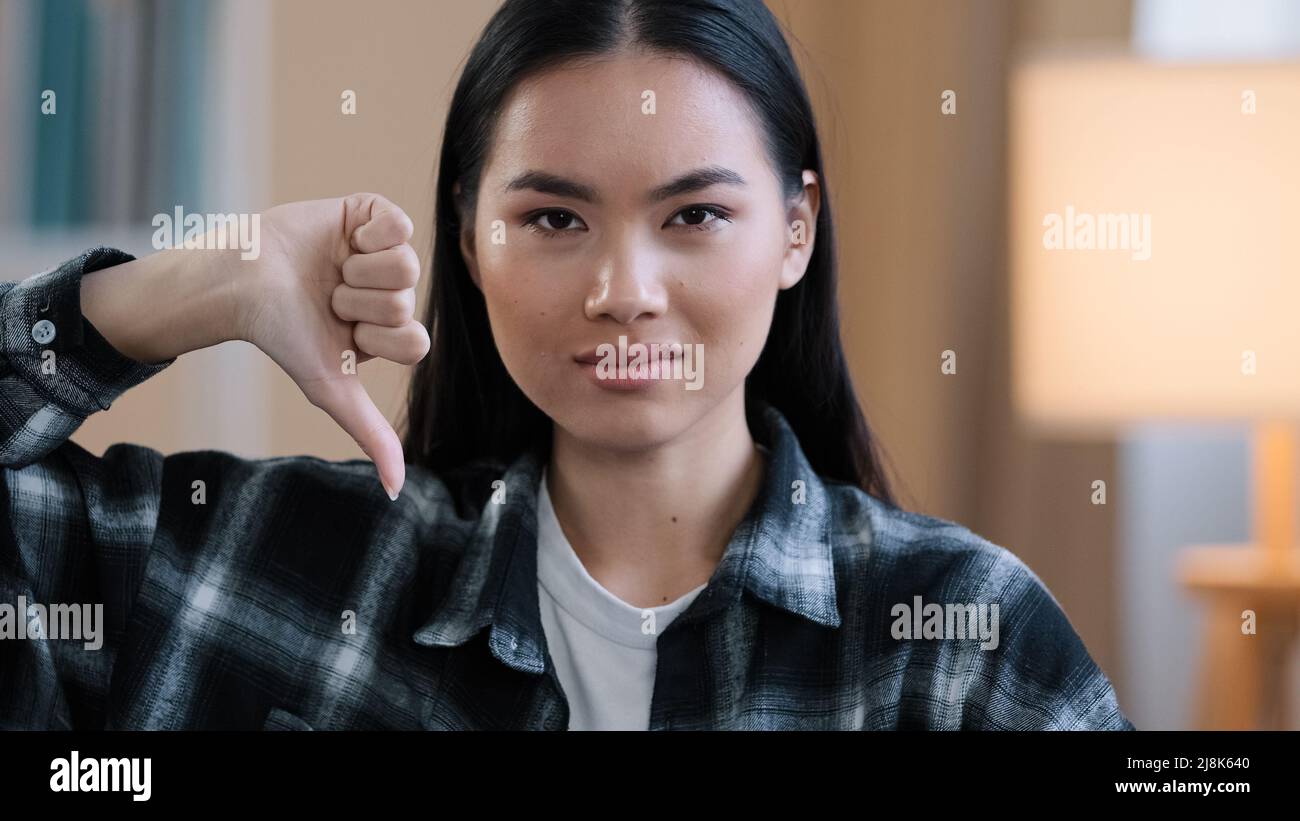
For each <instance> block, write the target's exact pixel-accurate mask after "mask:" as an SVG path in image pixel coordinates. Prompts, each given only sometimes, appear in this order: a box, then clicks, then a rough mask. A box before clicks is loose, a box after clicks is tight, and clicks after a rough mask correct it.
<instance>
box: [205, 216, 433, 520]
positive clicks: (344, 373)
mask: <svg viewBox="0 0 1300 821" xmlns="http://www.w3.org/2000/svg"><path fill="white" fill-rule="evenodd" d="M261 222H262V224H261V230H262V236H261V256H260V257H259V259H257V260H248V261H245V260H242V259H238V258H236V257H233V256H232V257H231V258H230V261H229V264H230V265H234V266H248V267H249V270H248V271H245V272H244V273H243V275H242V277H237V278H241V279H243V281H244V283H245V284H244V286H243V287H244V291H245V293H244V294H243V297H242V298H241V299H239V301H238V303H237V305H238V307H237V309H236V313H235V317H236V318H235V324H236V333H237V338H239V339H244V340H247V341H248V342H251V343H253V344H254V345H256V346H257V347H258V348H260V349H261V350H262V351H263V352H265V353H266V355H267V356H269V357H271V359H273V360H275V362H276V364H278V365H279V366H280V367H281V368H283V369H284V371H285V373H287V374H289V376H290V377H291V378H292V379H293V381H294V382H295V383H297V385H298V387H299V388H301V389H302V392H303V394H305V395H306V397H307V399H308V401H310V402H311V403H312V404H313V405H315V406H316V407H318V408H320V409H321V410H323V411H325V412H326V413H327V414H329V415H330V417H332V418H333V419H334V421H336V422H337V423H338V424H339V425H340V426H341V427H342V428H343V429H344V430H345V431H347V432H348V434H349V435H350V436H351V437H352V438H353V439H355V440H356V442H357V444H358V445H360V446H361V449H362V450H363V451H365V453H366V455H367V456H369V457H370V458H371V459H372V460H373V461H374V463H375V466H376V467H377V468H378V470H379V477H380V480H381V481H382V482H383V484H384V489H385V490H386V491H388V494H389V496H391V497H393V498H396V496H397V492H398V491H399V490H401V487H402V483H403V481H405V478H406V467H405V460H404V459H403V456H402V446H401V442H400V441H399V439H398V437H397V433H396V432H395V431H394V430H393V428H392V426H391V425H390V424H389V423H388V420H387V419H385V418H384V415H383V414H382V413H380V412H379V409H378V408H377V407H375V403H374V402H373V401H371V399H370V397H369V395H367V394H366V391H365V388H363V387H362V385H361V381H360V380H359V378H358V377H357V375H356V367H355V366H356V365H358V364H360V363H362V362H365V361H367V360H369V359H372V358H374V357H379V358H381V359H388V360H390V361H393V362H399V363H401V364H403V365H414V364H415V363H416V362H418V361H420V360H421V359H422V358H424V355H425V354H426V353H427V352H428V350H429V334H428V331H427V330H426V329H425V327H424V324H423V323H421V322H420V321H419V320H417V319H415V302H416V298H415V286H416V283H417V281H418V280H419V278H420V260H419V257H418V256H417V255H416V253H415V250H414V249H413V248H412V247H411V246H410V244H409V240H410V239H411V231H412V225H411V220H410V218H409V217H408V216H407V215H406V214H405V213H404V212H403V211H402V209H401V208H398V207H397V206H396V205H394V204H393V203H391V202H389V201H388V200H386V199H384V198H383V197H381V196H379V195H377V194H354V195H352V196H350V197H344V198H341V199H331V200H313V201H310V202H295V203H289V204H287V205H280V206H276V207H275V208H272V209H270V210H269V211H266V212H265V213H264V214H263V215H262V221H261Z"/></svg>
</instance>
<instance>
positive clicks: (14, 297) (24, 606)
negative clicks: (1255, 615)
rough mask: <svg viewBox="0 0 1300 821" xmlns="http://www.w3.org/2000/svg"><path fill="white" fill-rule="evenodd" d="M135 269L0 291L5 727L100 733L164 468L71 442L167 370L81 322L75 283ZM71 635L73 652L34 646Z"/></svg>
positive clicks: (138, 455)
mask: <svg viewBox="0 0 1300 821" xmlns="http://www.w3.org/2000/svg"><path fill="white" fill-rule="evenodd" d="M131 259H133V257H132V256H131V255H129V254H125V253H123V252H121V251H117V250H114V249H111V248H93V249H91V250H89V251H86V252H85V253H83V254H81V255H80V256H78V257H75V258H73V259H71V260H68V261H67V262H65V263H63V264H62V265H60V266H57V267H56V268H53V269H51V270H49V271H46V272H42V273H40V274H37V275H35V276H33V277H29V278H28V279H25V280H22V281H21V282H17V283H14V282H8V283H3V284H0V729H29V728H30V729H38V728H48V729H82V728H87V729H95V728H99V727H101V726H102V725H103V721H104V716H105V714H106V700H107V693H108V685H109V681H110V678H111V675H112V670H113V662H114V659H115V657H116V653H117V649H118V647H120V645H121V641H122V638H123V635H124V633H125V628H126V622H127V618H128V616H129V612H130V609H131V605H132V603H133V601H134V600H135V597H136V593H137V592H138V591H139V588H140V582H141V580H142V578H143V573H144V567H145V560H146V557H147V555H148V551H149V546H150V544H151V543H152V542H153V539H154V533H155V529H156V527H157V522H158V511H159V499H160V496H161V483H162V468H163V456H162V455H161V454H160V453H158V452H157V451H154V450H152V449H150V448H146V447H141V446H137V445H114V446H112V447H110V448H109V449H108V450H107V451H106V452H105V453H104V455H103V456H102V457H98V456H94V455H92V454H91V453H89V452H88V451H86V450H85V449H84V448H82V447H81V446H79V445H77V444H76V443H74V442H71V441H68V437H69V436H70V435H71V434H72V433H73V431H75V430H76V429H77V428H78V427H79V426H80V425H81V423H82V422H83V421H85V419H86V417H87V416H89V415H90V414H92V413H94V412H96V411H98V410H105V409H107V408H108V407H109V406H110V404H111V403H112V401H113V400H114V399H116V398H117V397H118V396H119V395H120V394H122V393H123V392H124V391H126V390H127V389H129V388H131V387H132V386H134V385H136V384H139V383H140V382H143V381H144V380H145V379H148V378H149V377H150V376H152V375H154V374H156V373H158V372H159V371H161V370H163V369H164V368H166V367H167V366H168V365H170V364H171V363H172V362H173V361H175V360H174V359H173V360H167V361H166V362H161V363H156V364H146V363H142V362H138V361H136V360H133V359H130V358H128V357H126V356H125V355H123V354H122V353H121V352H119V351H118V350H116V349H115V348H113V347H112V346H111V345H110V344H109V343H108V341H107V340H106V339H105V338H104V337H103V336H102V335H101V334H100V333H99V332H98V331H97V330H96V329H95V328H94V326H93V325H91V324H90V323H89V322H88V321H86V320H85V319H84V317H83V316H82V315H81V300H80V297H81V289H80V283H81V277H82V275H84V274H86V273H89V272H92V271H95V270H98V269H100V268H104V267H107V266H110V265H116V264H120V263H122V262H126V261H129V260H131ZM56 608H59V609H56ZM74 616H75V618H74ZM71 624H78V627H77V633H78V634H79V635H80V636H81V640H66V639H61V638H60V640H53V639H50V640H45V639H43V638H42V637H40V636H39V635H36V634H35V633H36V631H43V632H44V634H45V636H53V635H54V634H53V629H54V628H56V625H57V626H61V627H63V628H66V627H67V626H68V625H71Z"/></svg>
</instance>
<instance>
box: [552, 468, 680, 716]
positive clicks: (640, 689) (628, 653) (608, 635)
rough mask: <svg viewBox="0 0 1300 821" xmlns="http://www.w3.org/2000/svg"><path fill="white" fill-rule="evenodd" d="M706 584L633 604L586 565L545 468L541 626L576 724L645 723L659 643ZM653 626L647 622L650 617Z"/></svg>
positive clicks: (651, 694)
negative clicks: (658, 601) (653, 602)
mask: <svg viewBox="0 0 1300 821" xmlns="http://www.w3.org/2000/svg"><path fill="white" fill-rule="evenodd" d="M705 586H706V585H703V584H702V585H700V586H699V587H697V588H695V589H694V590H692V591H690V592H689V593H687V594H686V595H684V596H682V597H681V598H680V599H677V600H676V601H674V602H670V603H668V604H665V605H661V606H659V607H650V608H645V609H642V608H640V607H634V606H632V605H630V604H628V603H627V602H625V601H623V600H622V599H620V598H618V597H617V596H615V595H614V594H613V593H611V592H609V591H608V590H606V589H605V588H604V587H603V586H601V584H600V582H598V581H596V580H595V579H594V578H592V577H591V574H590V573H588V572H587V568H585V567H583V564H582V560H581V559H579V558H578V554H576V553H574V552H573V546H572V545H570V544H569V540H568V539H567V538H565V536H564V531H563V530H562V529H561V528H560V522H559V520H558V519H556V517H555V508H554V507H552V505H551V496H550V493H548V492H547V490H546V470H545V468H543V470H542V482H541V485H540V487H539V489H538V491H537V587H538V591H537V592H538V604H539V605H540V607H541V612H542V628H543V629H544V630H545V632H546V643H547V646H548V650H549V652H550V655H551V659H552V660H553V661H554V662H555V671H556V674H557V675H558V676H559V679H560V686H561V687H563V688H564V694H565V696H567V697H568V702H569V729H570V730H644V729H646V728H648V727H649V726H650V699H651V697H652V696H653V695H654V683H655V662H656V660H657V653H656V650H655V642H656V641H657V639H658V634H659V633H662V632H663V630H664V629H665V628H666V627H667V626H668V625H669V624H670V623H671V622H672V620H673V619H675V618H676V617H677V616H678V615H680V614H681V613H682V611H684V610H685V609H686V608H687V607H688V606H690V603H691V602H692V601H693V600H694V599H695V597H696V596H697V595H698V594H699V592H700V591H701V590H703V589H704V588H705ZM651 612H653V613H654V622H653V628H654V631H653V632H649V630H648V628H647V629H646V630H643V629H642V624H647V625H649V624H650V616H649V614H650V613H651Z"/></svg>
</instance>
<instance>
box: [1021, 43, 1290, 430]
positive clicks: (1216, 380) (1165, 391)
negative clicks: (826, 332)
mask: <svg viewBox="0 0 1300 821" xmlns="http://www.w3.org/2000/svg"><path fill="white" fill-rule="evenodd" d="M1010 139H1011V155H1010V168H1011V180H1010V201H1011V210H1010V242H1011V266H1012V270H1011V279H1012V291H1011V299H1012V306H1011V311H1012V314H1011V318H1012V329H1011V335H1012V357H1013V363H1012V370H1013V391H1014V401H1015V404H1016V407H1017V408H1018V410H1019V412H1020V413H1022V414H1023V416H1024V418H1025V420H1026V421H1027V422H1028V423H1029V424H1031V425H1032V426H1035V427H1044V428H1049V429H1051V430H1053V431H1055V432H1056V433H1058V434H1059V433H1066V434H1069V433H1075V432H1083V433H1087V432H1088V431H1097V430H1104V431H1106V432H1113V429H1114V427H1115V426H1117V425H1120V424H1122V423H1125V422H1130V421H1136V420H1150V419H1188V418H1193V419H1196V418H1199V419H1225V418H1228V419H1233V418H1242V419H1260V418H1267V419H1297V418H1300V66H1297V65H1290V64H1285V65H1284V64H1262V65H1216V66H1204V65H1197V66H1186V65H1171V64H1160V63H1146V62H1140V61H1137V60H1131V59H1079V60H1031V61H1027V62H1025V63H1023V64H1021V65H1020V66H1018V67H1017V69H1016V71H1015V72H1014V74H1013V79H1012V84H1011V128H1010Z"/></svg>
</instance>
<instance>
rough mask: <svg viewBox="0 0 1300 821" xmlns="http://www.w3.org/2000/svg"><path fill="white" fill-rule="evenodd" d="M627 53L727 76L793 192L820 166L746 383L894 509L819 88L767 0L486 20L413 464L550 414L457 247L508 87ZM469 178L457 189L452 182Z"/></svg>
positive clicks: (594, 4) (439, 239) (535, 10)
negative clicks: (812, 86)
mask: <svg viewBox="0 0 1300 821" xmlns="http://www.w3.org/2000/svg"><path fill="white" fill-rule="evenodd" d="M628 47H640V48H644V49H648V50H650V51H652V52H661V53H675V54H684V55H687V56H689V57H693V58H694V59H696V60H698V61H700V62H701V63H703V64H705V65H708V66H710V67H712V68H713V69H715V70H717V71H719V72H721V73H722V74H723V75H724V76H726V77H728V78H729V79H730V80H731V81H732V82H733V83H735V84H736V86H738V87H739V88H740V89H741V90H742V91H743V92H744V93H745V96H746V97H747V98H748V100H749V102H750V104H751V105H752V106H753V107H754V109H755V111H756V112H757V113H758V114H759V119H760V120H761V122H762V123H763V126H764V132H765V133H764V138H765V143H766V148H767V151H768V154H769V157H770V160H771V162H772V164H773V167H774V168H775V169H776V171H777V176H778V177H779V179H781V180H782V184H783V187H784V190H785V194H786V197H787V198H791V197H794V196H797V195H798V193H799V192H800V191H801V190H802V188H803V181H802V172H803V170H804V169H811V170H813V171H815V172H816V173H817V176H818V178H819V180H820V182H821V187H822V201H821V208H820V212H819V214H818V217H817V231H816V241H815V243H814V246H813V254H812V257H811V259H810V261H809V263H808V270H807V272H806V274H805V275H804V277H803V279H802V280H801V281H800V282H799V283H798V284H797V285H795V286H794V287H792V288H789V289H787V290H784V291H781V292H780V294H779V295H778V296H777V301H776V309H775V314H774V316H773V319H772V328H771V331H770V333H769V335H768V339H767V343H766V345H765V346H764V348H763V352H762V353H761V354H760V356H759V358H758V362H757V363H756V364H755V366H754V369H753V370H752V371H751V372H750V374H749V376H748V377H747V379H746V382H745V398H746V402H745V405H746V415H747V417H748V421H749V424H750V426H751V430H759V429H760V428H759V427H757V425H758V424H760V423H761V420H759V419H758V417H757V408H758V407H760V405H759V402H760V401H765V402H767V403H768V404H771V405H773V406H775V407H776V409H777V410H779V411H781V413H782V414H784V415H785V417H786V419H787V420H788V421H789V423H790V426H791V428H793V430H794V431H795V433H796V434H797V435H798V437H799V442H800V445H801V446H802V448H803V450H804V454H805V455H806V456H807V458H808V461H809V463H810V464H811V465H812V467H813V469H814V470H815V471H817V473H818V474H819V475H821V476H823V477H825V478H828V479H833V480H838V481H842V482H848V483H850V484H853V485H856V486H858V487H861V488H862V489H864V490H866V491H867V492H868V493H871V494H872V495H874V496H876V497H877V498H880V499H883V500H885V501H887V502H890V503H894V498H893V495H892V493H891V491H890V489H889V482H888V480H887V478H886V476H885V472H884V469H883V464H882V462H881V455H880V453H879V452H878V450H877V445H876V444H875V442H874V440H873V438H872V435H871V430H870V428H869V427H868V426H867V422H866V419H865V418H864V417H863V415H862V410H861V408H860V407H859V405H858V400H857V397H856V396H855V394H854V392H853V383H852V381H851V379H850V378H849V371H848V366H847V364H846V362H845V358H844V351H843V349H842V347H841V345H840V334H839V332H840V328H839V311H838V306H837V296H836V274H835V269H836V259H835V233H834V223H833V221H832V219H831V207H830V196H829V194H830V192H829V190H828V188H827V182H826V176H825V174H824V172H823V169H822V156H821V146H820V144H819V141H818V138H817V127H816V123H815V121H814V119H813V113H812V106H811V104H810V103H809V100H808V92H807V90H806V89H805V88H804V84H803V80H802V79H801V77H800V75H799V70H798V67H797V66H796V64H795V61H794V58H793V56H792V55H791V53H790V47H789V45H788V44H787V42H786V40H785V37H784V36H783V34H782V32H781V28H780V25H779V24H778V23H777V21H776V19H775V18H774V17H773V16H772V13H771V12H770V11H769V10H768V9H767V7H766V6H764V5H763V3H762V1H761V0H618V1H617V2H616V1H615V0H545V2H543V0H507V2H506V3H504V4H503V5H502V6H501V8H500V9H498V10H497V12H496V14H495V15H493V17H492V19H491V20H490V21H489V22H488V24H487V27H486V28H485V29H484V31H483V34H482V36H481V37H480V38H479V41H478V43H477V45H475V47H474V50H473V51H472V52H471V54H470V56H469V59H468V61H467V62H466V64H465V69H464V71H463V72H462V74H461V77H460V81H459V83H458V84H457V86H456V92H455V95H454V96H453V97H452V100H451V107H450V109H449V111H448V112H447V123H446V127H445V128H444V130H443V142H442V157H441V160H440V162H439V165H438V183H437V186H438V187H437V200H436V203H435V207H436V217H435V224H434V246H433V283H432V293H431V297H430V299H429V303H428V313H427V316H426V317H425V323H426V325H427V326H428V327H429V328H430V331H431V336H432V338H433V345H432V349H431V350H430V353H429V355H428V356H427V357H425V358H424V360H423V361H421V363H420V364H419V366H418V368H417V370H416V372H415V376H414V378H413V380H412V382H411V393H410V398H409V402H408V405H407V431H406V435H405V439H404V441H403V447H404V448H405V451H406V458H407V459H408V461H410V462H412V463H413V464H417V465H423V466H426V467H429V468H431V469H433V470H434V471H438V472H442V471H452V470H455V469H459V468H463V467H465V466H466V465H468V464H471V463H503V464H504V463H508V462H509V461H510V460H512V459H513V458H514V457H515V456H517V455H518V454H519V453H520V452H522V450H523V449H524V448H527V447H529V446H531V445H533V444H534V443H536V442H537V441H538V440H539V438H542V437H547V438H549V436H550V434H551V424H552V423H551V421H550V419H549V418H548V417H547V416H546V414H544V413H543V412H542V411H541V410H540V409H539V408H538V407H537V406H536V405H534V404H533V403H532V401H531V400H529V399H528V397H526V396H525V395H524V393H523V391H521V390H520V389H519V387H518V386H517V385H516V384H515V383H514V380H513V379H511V378H510V374H509V373H508V372H507V370H506V367H505V364H504V363H503V362H502V361H501V356H500V354H499V353H498V352H497V349H496V345H495V343H494V342H493V339H492V331H491V327H490V325H489V323H488V314H487V306H486V304H485V303H484V299H483V294H482V292H481V291H479V289H478V288H477V287H476V286H475V285H474V283H473V281H472V280H471V279H470V276H469V272H468V270H467V268H466V265H465V260H464V258H463V256H462V255H461V251H460V245H459V242H460V231H461V227H462V222H461V219H462V214H463V215H464V219H465V225H467V226H468V227H469V228H471V229H472V227H473V214H474V207H475V203H476V201H477V193H478V186H479V180H480V176H481V174H482V171H483V164H484V161H485V159H486V156H487V152H488V149H489V148H490V141H491V140H492V137H493V131H494V127H495V125H496V121H497V117H498V114H499V111H500V107H501V104H502V102H503V101H504V100H505V98H506V95H507V93H508V92H509V91H510V90H511V89H512V88H513V87H514V86H515V84H516V83H518V82H519V81H520V80H522V79H523V78H524V77H526V76H528V75H529V74H532V73H534V72H539V71H542V70H544V69H547V68H550V67H553V66H556V65H558V64H560V63H562V62H566V61H569V60H574V59H581V58H593V57H598V56H600V55H603V54H609V53H612V52H615V51H618V50H620V49H624V48H628ZM457 181H459V182H460V183H461V186H462V187H461V190H460V192H459V193H460V196H459V197H457V196H454V195H453V186H454V184H455V183H456V182H457Z"/></svg>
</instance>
